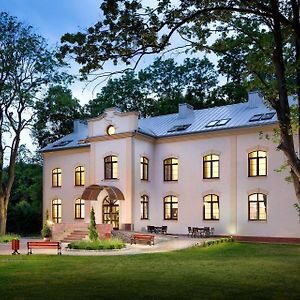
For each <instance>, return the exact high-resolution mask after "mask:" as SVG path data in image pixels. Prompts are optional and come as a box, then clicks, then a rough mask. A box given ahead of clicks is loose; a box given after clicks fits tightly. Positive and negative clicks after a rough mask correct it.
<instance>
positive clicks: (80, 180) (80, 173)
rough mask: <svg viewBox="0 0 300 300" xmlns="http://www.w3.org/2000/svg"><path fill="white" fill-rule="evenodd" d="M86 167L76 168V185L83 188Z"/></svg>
mask: <svg viewBox="0 0 300 300" xmlns="http://www.w3.org/2000/svg"><path fill="white" fill-rule="evenodd" d="M84 177H85V174H84V167H82V166H78V167H76V168H75V185H76V186H82V185H84V183H85V182H84V181H85V178H84Z"/></svg>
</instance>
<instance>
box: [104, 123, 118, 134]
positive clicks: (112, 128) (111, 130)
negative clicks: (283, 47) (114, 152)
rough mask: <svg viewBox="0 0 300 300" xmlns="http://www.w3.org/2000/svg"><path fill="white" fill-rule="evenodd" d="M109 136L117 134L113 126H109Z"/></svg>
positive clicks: (107, 130)
mask: <svg viewBox="0 0 300 300" xmlns="http://www.w3.org/2000/svg"><path fill="white" fill-rule="evenodd" d="M106 132H107V134H108V135H112V134H114V133H115V132H116V128H115V127H114V126H113V125H109V126H108V127H107V129H106Z"/></svg>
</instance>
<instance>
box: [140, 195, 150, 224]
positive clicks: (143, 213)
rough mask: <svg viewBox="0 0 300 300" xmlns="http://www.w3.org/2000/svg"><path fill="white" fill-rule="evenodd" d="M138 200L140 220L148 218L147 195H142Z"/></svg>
mask: <svg viewBox="0 0 300 300" xmlns="http://www.w3.org/2000/svg"><path fill="white" fill-rule="evenodd" d="M140 199H141V201H140V205H141V206H140V208H141V210H140V213H141V216H140V217H141V220H149V196H148V195H142V196H141V198H140Z"/></svg>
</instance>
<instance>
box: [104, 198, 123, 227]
mask: <svg viewBox="0 0 300 300" xmlns="http://www.w3.org/2000/svg"><path fill="white" fill-rule="evenodd" d="M102 220H103V224H112V226H113V229H119V200H110V199H109V198H108V197H105V198H104V200H103V205H102Z"/></svg>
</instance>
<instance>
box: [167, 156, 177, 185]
mask: <svg viewBox="0 0 300 300" xmlns="http://www.w3.org/2000/svg"><path fill="white" fill-rule="evenodd" d="M177 180H178V158H174V157H170V158H167V159H165V160H164V181H177Z"/></svg>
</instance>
